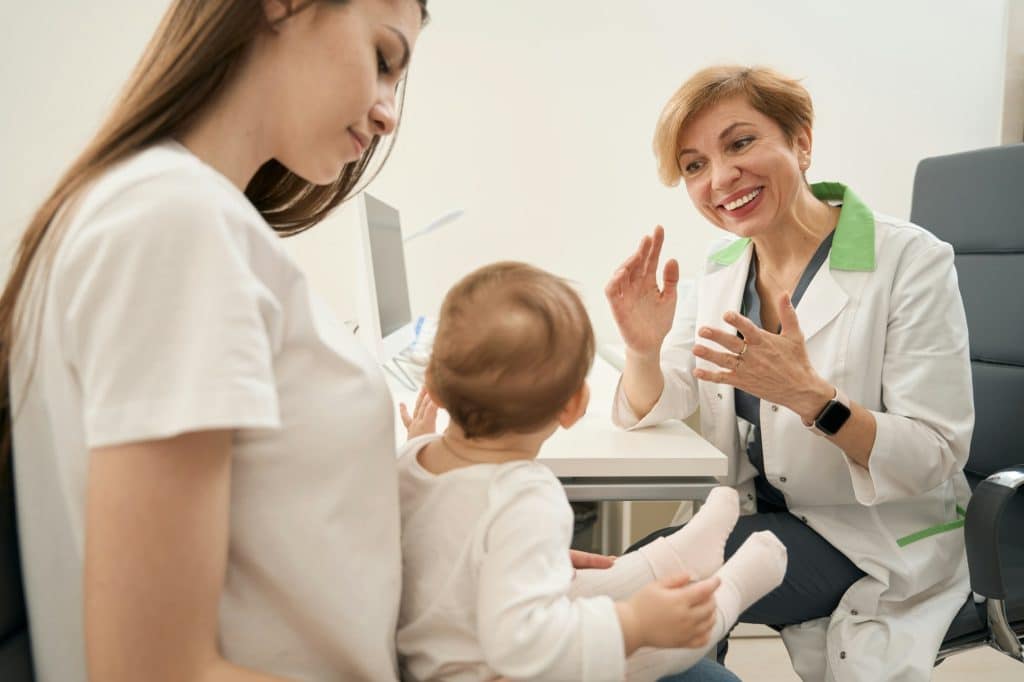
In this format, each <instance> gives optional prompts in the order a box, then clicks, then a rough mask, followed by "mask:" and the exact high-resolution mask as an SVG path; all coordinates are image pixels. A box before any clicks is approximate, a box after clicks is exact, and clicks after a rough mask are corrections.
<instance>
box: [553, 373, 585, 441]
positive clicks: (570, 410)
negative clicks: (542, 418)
mask: <svg viewBox="0 0 1024 682" xmlns="http://www.w3.org/2000/svg"><path fill="white" fill-rule="evenodd" d="M589 404H590V387H589V386H587V382H585V381H584V382H583V385H582V386H580V390H578V391H576V392H575V393H574V394H573V395H572V397H571V398H569V402H567V403H566V404H565V407H563V408H562V412H561V413H560V414H559V415H558V423H559V425H560V426H561V427H562V428H563V429H568V428H569V427H571V426H572V425H573V424H575V423H576V422H578V421H579V420H580V419H582V418H583V415H585V414H586V413H587V406H588V405H589Z"/></svg>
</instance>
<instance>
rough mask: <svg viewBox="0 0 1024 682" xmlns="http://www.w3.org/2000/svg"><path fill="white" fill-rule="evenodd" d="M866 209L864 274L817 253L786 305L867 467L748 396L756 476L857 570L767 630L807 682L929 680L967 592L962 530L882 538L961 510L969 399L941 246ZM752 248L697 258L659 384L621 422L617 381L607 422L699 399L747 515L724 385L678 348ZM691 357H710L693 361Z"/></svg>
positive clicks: (745, 463) (734, 289) (730, 304)
mask: <svg viewBox="0 0 1024 682" xmlns="http://www.w3.org/2000/svg"><path fill="white" fill-rule="evenodd" d="M865 215H866V216H869V217H868V221H869V222H870V219H871V218H870V216H871V213H870V212H869V211H866V209H865ZM874 221H875V222H874V249H875V261H876V262H875V269H874V271H843V270H839V269H835V268H833V267H830V264H829V263H825V264H823V265H822V267H821V268H820V270H819V271H818V273H817V274H816V275H815V277H814V279H813V280H812V281H811V283H810V285H809V286H808V288H807V290H806V292H805V293H804V296H803V299H802V300H801V301H800V302H799V305H798V307H797V315H798V317H799V320H800V325H801V328H802V329H803V333H804V336H805V338H806V341H807V352H808V354H809V356H810V360H811V363H812V365H813V366H814V368H815V369H816V370H817V372H818V373H819V374H820V375H822V376H823V377H824V378H825V379H826V380H828V381H829V382H832V383H834V384H835V385H837V386H839V387H840V388H842V390H843V391H844V392H845V393H846V394H847V395H848V396H849V397H850V398H851V399H852V400H854V401H856V402H857V403H859V404H860V405H862V406H864V407H865V408H867V409H868V410H871V411H872V412H873V413H874V415H875V419H876V420H877V423H878V433H877V436H876V438H875V443H874V447H873V449H872V453H871V459H870V463H869V469H868V470H865V469H863V468H862V467H860V466H859V465H857V464H855V463H854V462H853V461H852V460H850V459H848V458H847V457H846V456H845V454H844V453H843V452H842V451H841V450H840V449H839V448H838V447H836V446H835V445H833V444H832V443H831V442H829V441H828V440H826V439H825V438H823V437H821V436H819V435H816V434H815V433H812V432H810V431H808V430H807V429H805V428H804V426H803V424H802V423H801V421H800V418H799V417H798V416H797V415H796V414H795V413H794V412H791V411H790V410H788V409H786V408H784V407H781V406H779V405H775V404H772V403H769V402H768V401H762V402H761V428H762V441H763V445H764V465H765V470H766V475H767V478H768V480H769V481H770V482H771V483H772V485H774V486H775V487H776V488H778V489H779V490H780V491H782V493H783V494H784V495H785V497H786V503H787V505H788V507H789V509H790V511H791V512H792V513H793V514H794V515H796V516H798V517H800V518H801V519H803V520H805V521H806V523H807V524H809V525H810V527H811V528H813V529H814V530H815V531H816V532H818V533H819V534H820V535H822V536H823V537H824V538H825V539H827V540H828V541H829V542H830V543H831V544H832V545H834V546H835V547H837V548H838V549H839V550H840V551H842V552H843V553H844V554H845V555H846V556H847V557H849V558H850V559H851V560H852V561H853V562H854V563H855V564H856V565H857V566H858V567H859V568H860V569H861V570H863V571H864V572H865V573H867V577H865V578H863V579H861V580H859V581H857V582H856V583H854V584H853V585H852V586H851V587H850V588H849V590H847V592H846V594H845V595H844V596H843V598H842V600H841V601H840V603H839V606H838V608H837V609H836V610H835V612H834V613H833V614H832V616H831V618H822V619H819V620H816V621H811V622H808V623H805V624H803V625H799V626H793V627H788V628H785V629H784V630H783V632H782V637H783V640H784V641H785V644H786V647H787V649H788V650H789V652H790V656H791V657H792V659H793V665H794V668H795V669H796V670H797V672H798V673H799V674H800V676H801V677H802V678H803V679H804V680H808V681H810V680H814V681H815V682H818V681H820V680H836V681H837V682H853V681H859V682H880V681H882V680H899V681H900V682H909V681H912V680H927V679H930V676H931V669H932V667H933V663H934V660H935V655H936V652H937V650H938V648H939V645H940V643H941V641H942V638H943V636H944V635H945V632H946V630H947V628H948V626H949V624H950V622H951V621H952V619H953V617H954V615H955V614H956V613H957V611H958V610H959V608H960V607H961V606H962V605H963V602H964V600H965V599H966V598H967V595H968V593H969V591H970V588H969V586H968V580H967V565H966V557H965V554H964V541H963V533H962V529H955V530H952V531H946V532H941V533H937V534H934V535H931V536H929V537H927V538H924V539H920V540H918V541H916V542H912V543H910V544H906V545H905V546H903V547H901V546H899V545H898V544H897V540H898V539H899V538H903V537H905V536H908V535H911V534H913V533H915V532H917V531H920V530H922V529H925V528H929V527H932V526H936V525H939V524H944V523H948V522H950V521H955V520H956V519H957V511H956V506H957V505H959V506H961V507H962V508H966V505H967V500H968V498H969V495H970V491H969V488H968V486H967V483H966V480H965V478H964V476H963V473H962V469H963V466H964V463H965V462H966V460H967V454H968V448H969V445H970V440H971V432H972V429H973V425H974V407H973V398H972V393H971V374H970V361H969V355H968V344H967V323H966V318H965V315H964V310H963V304H962V301H961V298H960V293H959V289H958V287H957V280H956V272H955V270H954V268H953V250H952V248H951V247H950V246H949V245H948V244H946V243H944V242H941V241H939V240H938V239H936V238H935V237H934V236H932V235H931V234H930V233H928V232H926V231H925V230H922V229H921V228H919V227H917V226H915V225H912V224H909V223H906V222H902V221H898V220H894V219H891V218H886V217H883V216H879V215H874ZM836 239H837V240H838V239H839V233H838V231H837V234H836ZM726 243H727V242H726ZM867 243H868V244H870V240H868V242H867ZM719 246H721V245H719ZM835 248H836V245H835V244H833V250H835ZM714 251H715V250H713V252H714ZM752 253H753V246H752V245H750V244H748V245H747V246H746V248H745V250H744V251H743V252H742V254H741V255H740V256H739V257H738V258H737V259H736V260H735V261H734V262H732V263H731V264H729V265H720V264H717V263H714V262H712V261H710V260H709V265H708V268H707V270H706V272H705V273H704V274H703V276H702V277H701V278H700V279H699V280H698V282H697V284H696V287H695V291H693V292H692V293H691V295H690V296H689V297H688V298H687V300H686V302H685V303H684V305H683V307H682V309H681V310H680V314H679V315H678V316H677V322H676V325H675V326H674V328H673V331H672V334H671V335H670V337H669V339H667V340H666V344H665V347H664V351H663V358H662V367H663V372H664V374H665V389H664V392H663V394H662V397H661V399H660V400H659V402H658V404H656V405H655V407H654V408H653V409H652V410H651V412H650V413H648V414H647V415H646V416H645V417H644V418H643V419H642V420H640V421H639V422H637V420H636V417H635V416H633V415H632V414H629V408H628V403H625V402H624V399H623V396H622V395H621V391H620V394H619V396H617V397H616V403H615V409H614V413H615V419H616V421H618V422H619V423H620V424H621V425H623V426H627V427H630V428H642V427H644V426H648V425H651V424H654V423H657V422H660V421H664V420H665V419H670V418H685V417H686V416H688V415H690V414H692V413H693V411H694V410H696V409H697V408H698V407H699V408H700V422H701V428H702V430H703V435H704V437H705V438H707V439H708V440H709V441H710V442H711V443H713V444H714V445H715V446H716V447H718V448H719V449H720V450H722V451H723V452H724V453H726V454H727V455H728V457H729V473H728V476H727V477H725V478H723V479H722V482H723V483H724V484H727V485H731V486H734V487H736V488H737V489H738V490H739V491H740V493H741V496H740V497H741V500H742V501H743V506H744V512H745V513H751V512H753V511H755V501H754V486H753V480H752V479H753V478H754V476H755V475H756V470H755V469H754V467H753V466H752V465H751V464H750V462H749V460H748V459H747V455H746V452H745V443H746V433H745V430H746V429H745V428H744V427H743V426H740V423H738V421H737V418H736V410H735V403H734V389H733V388H732V387H731V386H727V385H720V384H713V383H708V382H704V381H700V382H698V381H697V380H696V379H695V378H694V377H693V374H692V370H693V368H694V366H695V363H694V361H695V358H694V356H693V355H692V353H691V349H692V347H693V343H694V332H695V329H697V328H699V327H700V326H703V325H709V326H717V327H726V325H725V323H724V322H723V321H722V315H723V314H724V313H725V312H726V311H729V310H733V311H735V310H738V309H739V306H740V302H741V298H742V292H743V287H744V284H745V282H746V278H747V272H748V268H749V265H750V259H751V256H752ZM697 366H708V367H711V365H710V364H708V363H707V362H706V361H704V360H698V364H697ZM742 424H746V423H745V422H742ZM789 559H790V561H800V557H799V556H794V555H792V554H790V557H789Z"/></svg>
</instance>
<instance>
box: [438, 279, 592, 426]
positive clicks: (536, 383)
mask: <svg viewBox="0 0 1024 682" xmlns="http://www.w3.org/2000/svg"><path fill="white" fill-rule="evenodd" d="M593 360H594V331H593V329H592V328H591V326H590V318H589V317H588V316H587V311H586V309H585V308H584V307H583V302H582V301H581V300H580V297H579V296H578V295H577V294H576V292H575V291H574V290H573V289H572V287H571V286H569V284H568V283H566V282H565V280H562V279H560V278H558V277H556V276H554V275H552V274H550V273H547V272H544V271H543V270H540V269H538V268H535V267H532V266H530V265H526V264H525V263H513V262H502V263H494V264H492V265H488V266H486V267H483V268H480V269H479V270H476V271H475V272H472V273H470V274H469V275H467V276H466V277H464V278H463V279H462V280H461V281H460V282H458V283H457V284H456V285H455V286H454V287H452V289H451V290H450V291H449V292H448V295H447V296H446V297H445V299H444V303H443V304H442V306H441V315H440V319H439V321H438V328H437V335H436V336H435V338H434V348H433V353H432V354H431V358H430V365H429V367H428V368H427V388H428V390H429V391H430V394H431V395H432V396H433V398H434V399H435V400H436V401H437V402H438V404H440V405H443V406H444V407H445V409H447V410H448V413H449V415H450V416H451V420H452V422H454V423H455V424H456V425H457V426H458V427H459V428H461V429H462V431H463V432H464V433H465V435H466V437H467V438H493V437H497V436H501V435H503V434H506V433H532V432H537V431H540V430H542V429H544V428H547V427H551V426H552V425H553V424H554V423H555V422H556V421H562V422H563V425H568V424H566V423H565V421H566V418H565V417H564V413H565V412H566V408H567V407H569V406H570V405H571V406H572V407H573V409H574V410H575V411H576V412H577V414H575V415H570V417H569V418H568V421H569V422H570V423H571V421H574V420H575V418H578V416H580V415H581V414H582V411H583V410H585V409H586V400H587V392H586V384H585V379H586V376H587V372H589V371H590V365H591V363H592V362H593ZM577 401H578V402H577Z"/></svg>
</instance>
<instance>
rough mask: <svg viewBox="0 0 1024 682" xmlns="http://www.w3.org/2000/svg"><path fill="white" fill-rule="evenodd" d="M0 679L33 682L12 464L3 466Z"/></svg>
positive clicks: (0, 486)
mask: <svg viewBox="0 0 1024 682" xmlns="http://www.w3.org/2000/svg"><path fill="white" fill-rule="evenodd" d="M0 680H3V681H4V682H33V680H35V675H34V674H33V672H32V650H31V647H30V644H29V634H28V616H27V611H26V610H25V591H24V589H23V586H22V584H21V560H20V554H19V552H18V525H17V514H16V511H15V502H14V477H13V470H12V467H11V464H10V463H8V465H7V466H6V467H3V468H0Z"/></svg>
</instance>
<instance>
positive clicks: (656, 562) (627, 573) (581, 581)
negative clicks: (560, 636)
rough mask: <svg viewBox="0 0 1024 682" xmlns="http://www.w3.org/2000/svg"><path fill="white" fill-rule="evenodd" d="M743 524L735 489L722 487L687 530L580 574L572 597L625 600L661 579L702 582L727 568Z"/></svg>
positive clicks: (686, 526)
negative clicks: (731, 541)
mask: <svg viewBox="0 0 1024 682" xmlns="http://www.w3.org/2000/svg"><path fill="white" fill-rule="evenodd" d="M737 518H739V498H738V497H737V495H736V491H735V490H734V489H732V488H726V487H718V488H715V489H714V490H712V491H711V493H710V494H709V495H708V499H707V502H705V504H704V506H703V507H701V510H700V511H699V512H697V514H696V515H694V517H693V518H692V519H690V522H689V523H687V524H686V525H685V526H684V527H682V528H680V529H679V530H677V531H676V532H675V533H673V534H672V535H670V536H668V537H664V538H658V539H657V540H655V541H654V542H651V543H650V544H647V545H644V546H643V547H641V548H640V549H639V550H638V551H636V552H630V553H629V554H623V555H622V556H620V557H618V558H617V559H616V560H615V565H614V566H612V567H611V568H587V569H581V570H578V571H576V578H575V579H574V580H573V584H572V587H571V589H570V593H569V594H570V596H571V597H591V596H594V595H598V594H603V595H607V596H609V597H611V598H613V599H625V598H627V597H629V596H630V595H632V594H633V593H634V592H636V591H637V590H638V589H640V588H641V587H643V586H644V585H646V584H647V583H649V582H650V581H652V580H654V579H655V578H670V577H675V576H677V575H679V574H680V573H686V574H688V575H690V576H691V577H692V578H693V579H694V580H702V579H704V578H706V577H708V576H709V575H711V574H712V573H714V572H715V571H716V570H718V568H719V567H720V566H721V565H722V557H723V556H724V554H725V540H726V538H728V537H729V533H731V532H732V529H733V526H735V525H736V519H737Z"/></svg>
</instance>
